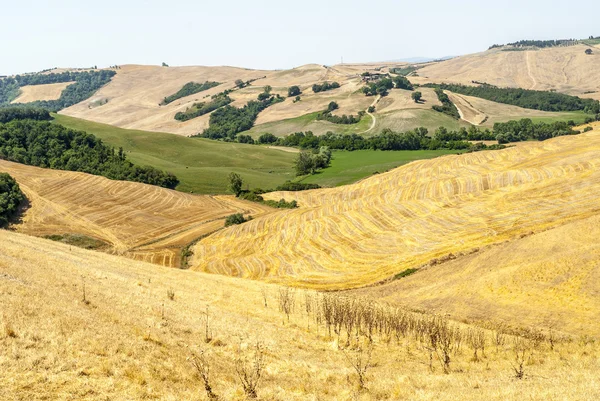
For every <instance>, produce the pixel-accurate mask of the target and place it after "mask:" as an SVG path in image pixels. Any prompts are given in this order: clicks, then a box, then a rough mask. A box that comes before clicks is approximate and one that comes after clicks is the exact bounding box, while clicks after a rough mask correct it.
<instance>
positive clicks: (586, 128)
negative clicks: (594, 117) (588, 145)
mask: <svg viewBox="0 0 600 401" xmlns="http://www.w3.org/2000/svg"><path fill="white" fill-rule="evenodd" d="M593 130H594V129H593V128H592V127H585V128H584V129H583V132H590V131H593Z"/></svg>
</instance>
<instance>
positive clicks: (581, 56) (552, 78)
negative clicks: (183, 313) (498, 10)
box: [414, 45, 600, 95]
mask: <svg viewBox="0 0 600 401" xmlns="http://www.w3.org/2000/svg"><path fill="white" fill-rule="evenodd" d="M588 48H589V47H588V46H585V45H577V46H570V47H555V48H548V49H541V50H528V51H502V50H500V49H493V50H489V51H486V52H483V53H476V54H472V55H468V56H461V57H456V58H453V59H451V60H447V61H444V62H440V63H432V64H430V65H428V66H426V67H424V68H422V69H420V70H418V75H419V77H420V78H418V79H414V80H415V82H437V83H441V82H447V83H461V84H465V85H472V81H479V82H486V83H489V84H492V85H497V86H502V87H519V88H525V89H537V90H549V89H556V90H557V91H559V92H564V93H569V94H573V95H582V94H583V93H584V92H586V91H598V90H600V71H599V70H598V65H600V51H595V52H594V54H592V55H587V54H585V50H586V49H588Z"/></svg>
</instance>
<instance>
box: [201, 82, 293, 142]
mask: <svg viewBox="0 0 600 401" xmlns="http://www.w3.org/2000/svg"><path fill="white" fill-rule="evenodd" d="M265 95H266V96H265ZM258 99H263V100H251V101H249V102H248V103H247V104H246V105H245V106H244V107H242V108H237V107H233V106H231V105H227V106H225V107H221V108H219V109H217V110H215V111H214V112H213V113H212V114H211V115H210V119H209V126H208V128H207V129H205V130H204V131H203V132H202V133H201V134H197V135H195V136H199V137H202V138H210V139H225V138H228V139H229V140H235V139H236V136H237V134H238V133H240V132H243V131H247V130H249V129H250V128H252V127H253V126H254V122H255V121H256V118H257V117H258V114H259V113H260V112H261V111H263V110H264V109H266V108H267V107H269V106H271V105H273V104H275V103H279V102H283V100H284V99H283V98H282V97H281V96H280V95H271V94H270V89H269V90H268V88H267V87H265V91H264V92H262V93H261V94H259V95H258Z"/></svg>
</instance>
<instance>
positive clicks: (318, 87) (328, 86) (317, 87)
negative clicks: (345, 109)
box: [312, 82, 340, 93]
mask: <svg viewBox="0 0 600 401" xmlns="http://www.w3.org/2000/svg"><path fill="white" fill-rule="evenodd" d="M339 87H340V84H339V83H338V82H332V83H329V82H323V83H322V84H314V85H313V86H312V90H313V92H314V93H319V92H325V91H328V90H332V89H337V88H339Z"/></svg>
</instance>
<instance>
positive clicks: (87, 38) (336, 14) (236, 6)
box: [0, 0, 600, 75]
mask: <svg viewBox="0 0 600 401" xmlns="http://www.w3.org/2000/svg"><path fill="white" fill-rule="evenodd" d="M599 15H600V1H598V0H580V1H571V2H564V1H556V0H518V1H515V0H502V1H498V0H496V1H486V0H480V1H460V0H457V1H449V0H444V1H443V0H428V1H416V0H411V1H392V0H379V1H366V0H361V1H355V0H344V1H341V0H320V1H315V0H301V1H293V2H291V1H284V0H277V1H276V0H253V1H249V0H227V1H225V0H220V1H219V0H216V1H215V0H213V1H204V0H177V1H165V0H119V1H116V0H98V1H81V0H76V1H75V0H53V1H48V0H28V1H21V0H0V44H1V48H2V57H0V75H9V74H16V73H23V72H34V71H40V70H43V69H46V68H52V67H89V66H93V65H97V66H98V67H100V68H101V67H107V66H110V65H114V64H120V65H123V64H160V63H162V62H163V61H164V62H166V63H168V64H169V65H171V66H177V65H211V66H217V65H232V66H238V67H246V68H257V69H287V68H293V67H297V66H300V65H304V64H309V63H317V64H337V63H340V61H341V59H342V57H343V60H344V62H347V63H351V62H369V61H372V62H376V61H389V60H401V59H406V58H412V57H432V58H438V57H444V56H456V55H462V54H468V53H475V52H479V51H483V50H486V49H487V48H488V47H489V46H490V45H492V44H495V43H508V42H512V41H516V40H521V39H563V38H579V39H580V38H587V37H589V36H590V35H594V36H600V25H598V16H599Z"/></svg>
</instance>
